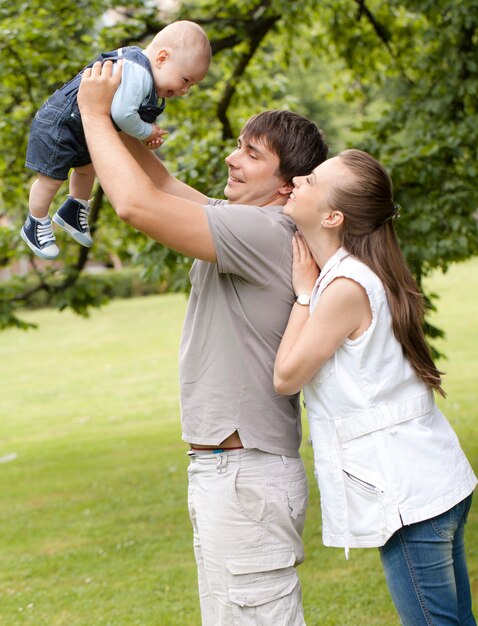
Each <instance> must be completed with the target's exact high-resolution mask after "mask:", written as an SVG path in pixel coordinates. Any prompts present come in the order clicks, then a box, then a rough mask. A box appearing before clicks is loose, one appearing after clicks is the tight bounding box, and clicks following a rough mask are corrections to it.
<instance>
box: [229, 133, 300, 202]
mask: <svg viewBox="0 0 478 626" xmlns="http://www.w3.org/2000/svg"><path fill="white" fill-rule="evenodd" d="M226 165H227V167H228V169H229V177H228V179H227V184H226V187H225V189H224V194H225V196H226V198H227V199H228V200H229V202H231V203H232V204H255V205H257V206H266V205H273V204H279V205H282V204H285V202H286V201H287V198H288V197H289V193H290V190H291V189H292V185H287V184H286V183H284V181H283V179H282V178H280V177H279V176H278V175H277V171H278V169H279V157H278V156H277V155H276V154H274V153H273V152H271V151H270V150H269V149H268V148H266V146H265V145H264V143H262V142H261V141H260V140H256V139H253V138H247V139H245V138H244V137H243V136H242V135H241V136H240V137H239V139H238V140H237V148H236V149H235V150H234V152H232V153H231V154H230V155H229V156H228V157H226Z"/></svg>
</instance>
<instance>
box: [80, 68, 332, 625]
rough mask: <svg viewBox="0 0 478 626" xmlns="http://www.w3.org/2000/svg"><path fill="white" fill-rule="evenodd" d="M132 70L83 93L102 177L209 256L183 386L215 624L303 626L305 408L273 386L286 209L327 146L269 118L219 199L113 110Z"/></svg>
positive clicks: (203, 264) (209, 609)
mask: <svg viewBox="0 0 478 626" xmlns="http://www.w3.org/2000/svg"><path fill="white" fill-rule="evenodd" d="M119 75H120V72H117V73H116V74H115V76H114V77H113V76H112V71H111V67H110V66H109V63H105V65H104V66H103V69H102V68H101V66H100V65H95V66H94V67H93V68H92V69H91V70H88V71H87V72H85V75H84V78H83V81H82V84H81V87H80V92H79V97H78V102H79V104H80V109H81V113H82V117H83V123H84V130H85V135H86V139H87V142H88V147H89V150H90V154H91V156H92V160H93V164H94V167H95V171H96V172H97V175H98V177H99V179H100V181H101V184H102V185H103V188H104V189H105V191H106V193H107V195H108V197H109V199H110V201H111V203H112V205H113V207H114V209H115V210H116V212H117V214H118V215H119V217H120V218H121V219H123V220H124V221H126V222H127V223H128V224H130V225H131V226H133V227H134V228H136V229H138V230H140V231H141V232H143V233H145V234H146V235H148V236H149V237H152V238H153V239H155V240H157V241H159V242H161V243H162V244H164V245H166V246H168V247H171V248H173V249H175V250H177V251H179V252H181V253H183V254H186V255H188V256H192V257H195V258H196V261H195V263H194V264H193V267H192V269H191V282H192V291H191V296H190V299H189V305H188V310H187V314H186V320H185V324H184V330H183V337H182V342H181V349H180V388H181V420H182V428H183V439H184V440H185V441H186V442H188V443H189V444H190V451H189V455H190V457H191V463H190V466H189V470H188V472H189V510H190V515H191V521H192V524H193V529H194V550H195V555H196V561H197V565H198V578H199V594H200V601H201V615H202V623H203V625H205V626H230V625H231V624H233V623H234V624H252V623H254V624H258V625H264V626H271V625H272V624H287V625H288V626H299V625H300V626H302V625H303V624H304V623H305V622H304V618H303V612H302V604H301V588H300V583H299V580H298V577H297V572H296V568H295V566H296V565H297V564H298V563H300V562H301V561H302V560H303V558H304V554H303V545H302V541H301V533H302V529H303V524H304V520H305V509H306V505H307V494H308V491H307V481H306V477H305V472H304V468H303V465H302V461H301V459H300V456H299V446H300V440H301V423H300V408H299V404H298V396H291V397H286V396H284V397H280V396H278V395H277V394H276V393H275V391H274V388H273V384H272V382H273V367H274V359H275V354H276V351H277V348H278V346H279V342H280V339H281V336H282V333H283V331H284V328H285V326H286V323H287V320H288V317H289V313H290V309H291V306H292V304H293V301H294V298H295V295H294V293H293V290H292V284H291V266H292V252H291V238H292V235H293V232H294V227H293V224H292V223H291V222H290V221H289V220H287V218H285V217H284V216H283V215H282V211H281V209H282V206H283V205H284V204H285V203H286V201H287V199H288V197H289V194H290V192H291V190H292V188H293V184H292V178H293V177H294V176H297V175H304V174H309V173H310V172H311V171H312V170H313V169H314V167H315V166H316V165H318V164H319V163H320V162H322V161H323V160H325V158H326V153H327V147H326V145H325V143H324V141H323V137H322V133H321V131H320V130H319V129H318V128H317V127H316V126H315V125H314V124H313V123H312V122H310V121H309V120H307V119H306V118H304V117H303V116H300V115H296V114H294V113H291V112H289V111H267V112H265V113H261V114H259V115H256V116H254V117H253V118H251V119H250V120H249V121H248V122H247V123H246V125H245V127H244V128H243V130H242V133H241V136H240V137H239V140H238V144H237V148H236V150H235V151H234V152H233V153H232V154H230V155H229V156H228V157H227V158H226V164H227V166H228V168H229V178H228V181H227V185H226V188H225V195H226V197H227V198H228V200H229V202H228V203H227V202H225V201H218V200H210V199H208V198H207V197H206V196H204V195H203V194H201V193H199V192H198V191H196V190H195V189H192V188H191V187H188V186H187V185H185V184H183V183H181V182H180V181H179V180H177V179H176V178H174V177H173V176H171V175H170V174H169V173H168V171H167V170H166V168H165V167H164V166H163V165H162V164H161V162H160V161H159V159H157V158H156V157H155V156H154V154H152V153H151V152H149V151H148V150H146V149H145V148H144V147H142V146H141V145H140V144H139V143H138V142H136V141H134V140H132V139H130V138H128V137H123V138H121V137H120V136H119V135H118V134H117V133H116V131H115V130H114V128H113V125H112V123H111V120H110V117H109V105H110V102H111V98H112V94H113V93H114V90H115V89H116V87H117V84H118V80H119Z"/></svg>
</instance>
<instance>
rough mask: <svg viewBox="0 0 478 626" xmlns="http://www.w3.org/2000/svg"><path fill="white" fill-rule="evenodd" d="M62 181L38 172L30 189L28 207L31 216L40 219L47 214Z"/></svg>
mask: <svg viewBox="0 0 478 626" xmlns="http://www.w3.org/2000/svg"><path fill="white" fill-rule="evenodd" d="M64 182H65V181H63V180H56V179H55V178H50V177H49V176H44V175H43V174H38V178H37V179H36V181H35V182H34V183H33V185H32V186H31V189H30V199H29V207H30V213H31V214H32V215H33V217H36V218H40V219H41V218H42V217H46V216H47V215H48V210H49V208H50V204H51V201H52V200H53V198H54V196H55V194H56V192H57V191H58V189H59V188H60V187H61V185H62V184H63V183H64Z"/></svg>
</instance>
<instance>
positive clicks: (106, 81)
mask: <svg viewBox="0 0 478 626" xmlns="http://www.w3.org/2000/svg"><path fill="white" fill-rule="evenodd" d="M116 65H117V68H116V70H115V72H114V74H113V62H112V61H105V62H104V63H103V64H102V63H101V62H100V61H97V62H96V63H95V64H94V65H93V67H88V68H86V70H85V71H84V72H83V76H82V79H81V83H80V88H79V90H78V106H79V107H80V112H81V115H82V117H83V116H86V115H100V116H103V115H107V116H108V117H109V116H110V112H111V103H112V102H113V97H114V95H115V93H116V90H117V89H118V87H119V84H120V83H121V74H122V71H123V61H117V63H116Z"/></svg>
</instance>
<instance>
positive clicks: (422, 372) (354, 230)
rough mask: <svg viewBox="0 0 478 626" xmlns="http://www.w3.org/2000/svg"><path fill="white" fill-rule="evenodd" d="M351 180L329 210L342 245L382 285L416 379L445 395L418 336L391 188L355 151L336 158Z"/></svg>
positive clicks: (412, 285) (419, 301) (419, 312)
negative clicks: (338, 216)
mask: <svg viewBox="0 0 478 626" xmlns="http://www.w3.org/2000/svg"><path fill="white" fill-rule="evenodd" d="M338 156H339V158H340V160H341V162H342V163H343V164H344V165H345V166H346V167H347V168H348V169H349V171H350V173H351V176H350V179H349V180H347V182H346V183H345V184H343V183H342V182H340V183H338V184H337V185H336V186H335V187H334V188H333V190H332V192H331V194H330V197H329V207H330V208H331V209H332V210H337V211H341V212H342V213H343V215H344V225H343V230H342V245H343V247H344V248H345V249H346V250H347V251H348V252H350V253H351V254H353V255H354V256H355V257H356V258H357V259H359V260H360V261H362V262H363V263H365V264H366V265H367V266H368V267H369V268H370V269H371V270H372V271H373V272H375V274H377V276H378V277H379V278H380V280H381V281H382V283H383V285H384V288H385V292H386V294H387V300H388V303H389V306H390V311H391V314H392V321H393V332H394V335H395V337H396V338H397V340H398V341H399V342H400V343H401V345H402V348H403V352H404V354H405V356H406V357H407V359H408V360H409V361H410V363H411V365H412V367H413V368H414V369H415V371H416V373H417V375H418V376H419V377H420V378H421V379H422V380H423V381H424V382H425V383H426V384H427V385H428V386H429V387H431V388H432V389H434V390H435V391H437V392H438V393H440V394H441V395H442V396H445V392H444V391H443V389H442V386H441V372H440V371H439V370H438V369H437V367H436V366H435V363H434V362H433V358H432V356H431V353H430V348H429V346H428V344H427V341H426V339H425V334H424V332H423V317H424V302H423V296H422V293H421V291H420V289H419V287H418V285H417V283H416V282H415V280H414V279H413V277H412V274H411V272H410V270H409V268H408V266H407V263H406V261H405V258H404V256H403V253H402V251H401V249H400V245H399V243H398V239H397V236H396V234H395V230H394V227H393V219H392V217H393V216H394V215H395V213H396V207H395V205H394V202H393V185H392V181H391V179H390V176H389V175H388V172H387V171H386V170H385V168H384V167H382V165H380V163H378V161H376V160H375V159H374V158H373V157H372V156H370V155H369V154H367V153H366V152H362V151H361V150H345V151H344V152H341V153H340V154H339V155H338Z"/></svg>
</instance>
